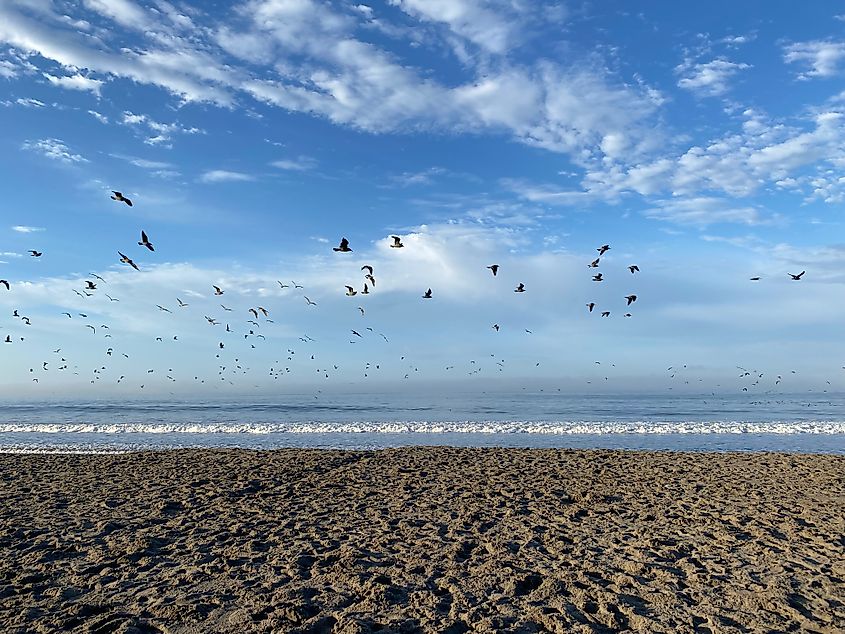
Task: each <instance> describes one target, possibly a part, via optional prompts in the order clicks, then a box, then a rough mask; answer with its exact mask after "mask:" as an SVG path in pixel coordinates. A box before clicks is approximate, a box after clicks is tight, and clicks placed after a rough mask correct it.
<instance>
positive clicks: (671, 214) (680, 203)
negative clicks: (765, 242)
mask: <svg viewBox="0 0 845 634" xmlns="http://www.w3.org/2000/svg"><path fill="white" fill-rule="evenodd" d="M645 215H646V216H647V217H649V218H655V219H657V220H667V221H669V222H672V223H675V224H680V225H696V226H700V227H704V226H708V225H714V224H723V223H737V224H744V225H758V224H762V223H764V222H767V220H766V219H765V218H764V217H763V216H762V215H761V214H760V212H759V211H758V210H757V209H755V208H754V207H751V206H738V205H737V204H736V202H735V201H730V200H724V199H720V198H711V197H703V196H702V197H697V198H683V199H678V200H658V201H657V202H656V206H655V207H653V208H651V209H648V210H647V211H646V212H645Z"/></svg>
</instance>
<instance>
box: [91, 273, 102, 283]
mask: <svg viewBox="0 0 845 634" xmlns="http://www.w3.org/2000/svg"><path fill="white" fill-rule="evenodd" d="M88 275H90V276H91V277H94V278H96V279H98V280H100V281H101V282H102V283H103V284H105V283H106V280H104V279H103V278H102V277H100V276H99V275H97V274H96V273H89V274H88Z"/></svg>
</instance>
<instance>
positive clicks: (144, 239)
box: [138, 230, 155, 251]
mask: <svg viewBox="0 0 845 634" xmlns="http://www.w3.org/2000/svg"><path fill="white" fill-rule="evenodd" d="M138 246H139V247H147V248H148V249H149V250H150V251H155V249H153V244H152V242H150V240H149V238H147V234H146V233H144V231H143V230H142V231H141V241H140V242H139V243H138Z"/></svg>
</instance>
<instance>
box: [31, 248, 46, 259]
mask: <svg viewBox="0 0 845 634" xmlns="http://www.w3.org/2000/svg"><path fill="white" fill-rule="evenodd" d="M29 254H30V255H31V256H32V257H34V258H40V257H41V256H42V255H44V253H43V252H41V251H35V250H34V249H30V250H29Z"/></svg>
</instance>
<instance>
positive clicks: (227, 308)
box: [220, 304, 232, 313]
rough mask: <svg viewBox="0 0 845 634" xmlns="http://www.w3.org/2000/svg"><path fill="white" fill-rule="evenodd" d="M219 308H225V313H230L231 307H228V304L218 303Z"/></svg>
mask: <svg viewBox="0 0 845 634" xmlns="http://www.w3.org/2000/svg"><path fill="white" fill-rule="evenodd" d="M220 308H222V309H223V310H225V311H226V312H227V313H231V312H232V309H231V308H229V307H228V306H224V305H223V304H220Z"/></svg>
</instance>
